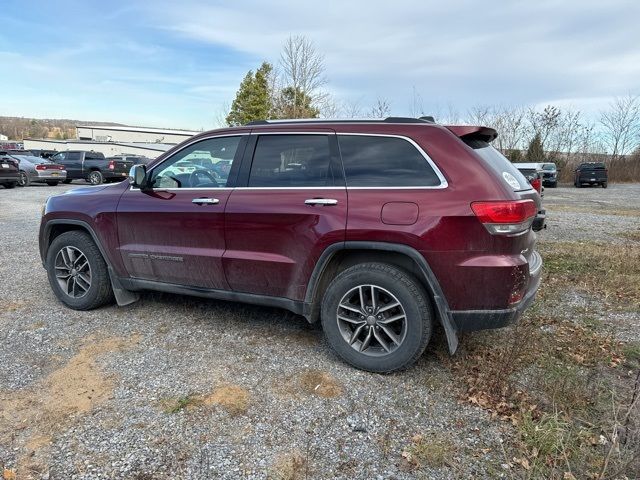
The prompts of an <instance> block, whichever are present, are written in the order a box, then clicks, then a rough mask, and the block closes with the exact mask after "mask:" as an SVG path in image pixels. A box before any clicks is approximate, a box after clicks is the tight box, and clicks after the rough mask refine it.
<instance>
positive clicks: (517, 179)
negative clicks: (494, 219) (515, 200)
mask: <svg viewBox="0 0 640 480" xmlns="http://www.w3.org/2000/svg"><path fill="white" fill-rule="evenodd" d="M462 140H463V141H464V143H466V144H467V145H468V146H470V147H471V148H473V150H474V151H475V152H476V153H477V154H478V155H480V157H482V159H483V160H484V161H485V162H486V163H487V164H488V165H489V166H490V167H491V169H492V170H493V171H494V172H496V173H497V174H498V176H499V177H500V178H501V179H502V180H503V181H504V182H505V183H506V184H507V185H509V186H510V187H511V188H512V189H513V191H514V192H518V191H521V190H530V189H531V184H530V183H529V181H528V180H527V179H526V178H525V177H524V175H522V173H520V170H518V169H517V168H516V167H515V166H514V165H513V164H512V163H511V162H510V161H509V160H508V159H507V157H505V156H504V155H502V154H501V153H500V152H499V151H498V150H496V149H495V148H493V147H492V146H491V145H489V144H488V143H487V142H485V141H484V140H479V139H476V138H463V139H462Z"/></svg>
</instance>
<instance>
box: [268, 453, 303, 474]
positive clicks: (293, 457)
mask: <svg viewBox="0 0 640 480" xmlns="http://www.w3.org/2000/svg"><path fill="white" fill-rule="evenodd" d="M267 478H268V479H270V480H301V479H303V478H304V479H306V478H309V462H308V461H307V459H306V458H305V457H304V456H303V455H302V454H301V453H300V452H298V451H294V452H291V453H286V454H281V455H279V456H278V457H277V458H276V460H275V462H274V463H273V465H272V466H271V468H270V469H269V472H268V474H267Z"/></svg>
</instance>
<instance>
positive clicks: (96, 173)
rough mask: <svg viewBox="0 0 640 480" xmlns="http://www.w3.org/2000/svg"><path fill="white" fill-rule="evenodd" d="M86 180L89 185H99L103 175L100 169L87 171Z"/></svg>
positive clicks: (102, 180)
mask: <svg viewBox="0 0 640 480" xmlns="http://www.w3.org/2000/svg"><path fill="white" fill-rule="evenodd" d="M87 181H88V182H89V183H90V184H91V185H100V184H102V183H103V182H104V175H102V172H101V171H100V170H93V171H91V172H89V176H88V177H87Z"/></svg>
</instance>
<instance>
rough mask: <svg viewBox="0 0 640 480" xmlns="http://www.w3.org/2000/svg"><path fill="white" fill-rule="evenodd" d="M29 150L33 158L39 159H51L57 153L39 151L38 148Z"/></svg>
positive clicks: (53, 151) (54, 151)
mask: <svg viewBox="0 0 640 480" xmlns="http://www.w3.org/2000/svg"><path fill="white" fill-rule="evenodd" d="M29 150H30V152H31V154H32V155H33V156H35V157H41V158H51V157H53V156H54V155H55V154H56V153H58V152H57V151H56V150H41V149H38V148H31V149H29Z"/></svg>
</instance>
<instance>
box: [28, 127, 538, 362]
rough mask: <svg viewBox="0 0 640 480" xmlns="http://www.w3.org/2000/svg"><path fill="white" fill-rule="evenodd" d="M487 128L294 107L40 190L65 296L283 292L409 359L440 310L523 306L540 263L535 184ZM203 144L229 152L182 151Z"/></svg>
mask: <svg viewBox="0 0 640 480" xmlns="http://www.w3.org/2000/svg"><path fill="white" fill-rule="evenodd" d="M496 136H497V134H496V131H495V130H493V129H491V128H485V127H479V126H442V125H438V124H435V123H433V122H431V121H426V120H421V119H408V118H407V119H405V118H389V119H386V120H380V121H361V122H356V121H342V122H340V121H315V122H314V121H286V122H266V121H265V122H257V123H256V122H254V123H252V124H249V125H246V126H243V127H236V128H227V129H220V130H213V131H210V132H205V133H202V134H199V135H197V136H195V137H192V138H190V139H189V140H187V141H185V142H183V143H182V144H180V145H178V146H176V147H174V148H172V149H171V150H170V151H168V152H166V153H164V154H163V155H161V156H160V157H159V158H158V159H157V160H156V161H154V162H152V163H151V164H149V165H148V166H145V165H135V166H134V167H133V168H132V169H131V173H130V177H129V179H128V180H127V181H124V182H122V183H119V184H116V185H109V186H107V185H104V186H101V187H99V188H78V189H74V190H72V191H69V192H67V193H66V194H64V195H56V196H52V197H50V198H49V199H48V200H47V203H46V205H45V209H44V212H43V217H42V220H41V225H40V235H39V244H40V254H41V257H42V262H43V265H44V266H45V268H46V270H47V273H48V278H49V282H50V285H51V288H52V290H53V292H54V294H55V295H56V296H57V298H58V299H59V300H60V301H61V302H62V303H64V304H65V305H67V306H68V307H70V308H73V309H77V310H88V309H93V308H97V307H99V306H101V305H103V304H105V303H107V302H109V301H110V300H111V299H112V298H113V297H115V299H116V301H117V302H118V304H120V305H125V304H128V303H131V302H134V301H136V300H137V298H138V292H140V291H143V290H157V291H165V292H173V293H180V294H189V295H196V296H201V297H207V298H215V299H223V300H232V301H242V302H247V303H254V304H261V305H270V306H274V307H282V308H285V309H288V310H290V311H292V312H295V313H297V314H300V315H303V316H304V317H305V318H306V319H307V320H308V321H310V322H316V321H320V322H321V323H322V326H323V329H324V332H325V335H326V338H327V341H328V343H329V345H330V346H331V347H332V348H333V350H334V351H335V352H337V354H338V355H339V356H340V357H341V358H343V359H344V360H345V361H347V362H348V363H350V364H351V365H354V366H356V367H357V368H361V369H364V370H369V371H374V372H389V371H393V370H397V369H401V368H405V367H408V366H409V365H411V364H413V363H414V362H415V361H416V360H417V359H418V358H419V357H420V355H421V354H422V352H423V351H424V349H425V347H426V345H427V343H428V342H429V339H430V337H431V333H432V331H433V328H434V324H435V322H441V324H442V325H443V327H444V332H445V334H446V338H447V341H448V345H449V349H450V351H451V352H455V350H456V348H457V345H458V335H459V334H460V333H461V332H465V331H472V330H481V329H486V328H498V327H503V326H505V325H508V324H510V323H512V322H514V321H516V320H517V319H518V318H519V317H520V315H521V314H522V312H523V311H524V310H525V309H526V308H527V306H528V305H530V304H531V302H532V301H533V299H534V296H535V294H536V291H537V289H538V285H539V282H540V273H541V266H542V260H541V257H540V255H539V254H538V253H537V252H536V250H535V241H536V240H535V238H536V235H535V233H534V232H533V231H532V229H531V224H532V223H533V221H534V218H535V216H536V212H537V211H538V210H539V208H540V196H539V195H538V193H537V192H536V191H535V190H534V189H533V188H532V187H531V185H530V184H529V182H528V181H527V180H526V179H525V178H524V177H523V176H522V174H521V173H520V172H519V171H518V170H517V169H516V168H515V167H514V166H513V165H512V164H511V163H510V162H509V161H508V160H507V159H506V158H505V157H504V156H503V155H502V154H501V153H500V152H499V151H498V150H496V149H495V148H494V147H493V146H491V142H492V141H493V139H494V138H495V137H496ZM194 151H206V152H209V154H210V157H212V158H219V159H224V160H228V161H229V162H231V170H230V174H229V175H228V177H227V178H226V179H225V180H224V182H219V179H217V178H216V177H215V175H214V172H213V170H212V168H211V167H207V166H206V165H200V166H198V168H197V169H196V170H194V171H192V172H190V173H187V172H176V170H175V166H176V165H179V164H180V163H181V162H183V161H185V160H184V159H185V158H189V157H190V155H191V154H192V153H193V152H194Z"/></svg>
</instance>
